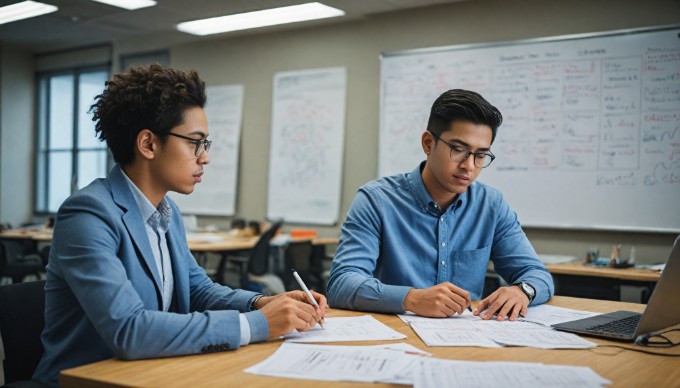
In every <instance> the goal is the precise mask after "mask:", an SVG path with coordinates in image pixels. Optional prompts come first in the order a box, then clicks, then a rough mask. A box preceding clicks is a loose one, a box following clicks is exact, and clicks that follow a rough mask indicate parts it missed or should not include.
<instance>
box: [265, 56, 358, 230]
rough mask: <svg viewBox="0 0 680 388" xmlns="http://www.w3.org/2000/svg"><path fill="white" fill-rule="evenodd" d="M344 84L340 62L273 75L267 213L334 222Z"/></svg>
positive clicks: (272, 216)
mask: <svg viewBox="0 0 680 388" xmlns="http://www.w3.org/2000/svg"><path fill="white" fill-rule="evenodd" d="M346 89H347V71H346V69H345V68H328V69H317V70H305V71H292V72H285V73H277V74H276V75H275V76H274V95H273V108H272V110H273V112H272V130H271V150H270V153H269V191H268V197H267V218H268V219H270V220H274V219H283V220H284V221H285V222H300V223H309V224H320V225H332V224H335V223H337V221H338V217H339V215H340V185H341V182H342V155H343V145H344V138H345V95H346Z"/></svg>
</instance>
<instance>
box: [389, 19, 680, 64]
mask: <svg viewBox="0 0 680 388" xmlns="http://www.w3.org/2000/svg"><path fill="white" fill-rule="evenodd" d="M678 28H680V24H667V25H664V26H657V27H640V28H629V29H623V30H613V31H604V32H587V33H583V34H569V35H557V36H547V37H542V38H530V39H520V40H508V41H497V42H488V43H466V44H457V45H451V46H439V47H425V48H418V49H409V50H397V51H388V52H384V53H380V59H382V58H387V57H397V56H407V55H413V54H433V53H440V52H444V51H457V50H467V49H477V48H491V47H505V46H516V45H522V44H527V43H546V42H555V41H565V40H579V39H589V38H605V37H608V36H620V35H632V34H640V33H645V32H661V31H668V30H675V29H678Z"/></svg>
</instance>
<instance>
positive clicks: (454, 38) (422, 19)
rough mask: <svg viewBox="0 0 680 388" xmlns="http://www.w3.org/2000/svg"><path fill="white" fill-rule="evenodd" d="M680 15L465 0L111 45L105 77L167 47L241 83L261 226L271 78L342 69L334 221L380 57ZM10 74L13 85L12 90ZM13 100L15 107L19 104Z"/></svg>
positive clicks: (25, 172) (12, 195)
mask: <svg viewBox="0 0 680 388" xmlns="http://www.w3.org/2000/svg"><path fill="white" fill-rule="evenodd" d="M368 1H370V0H368ZM677 15H680V1H679V0H648V1H640V0H618V1H611V0H571V1H564V0H474V1H467V2H461V3H453V4H450V5H445V6H436V7H428V8H421V9H415V10H410V11H399V12H393V13H387V14H381V15H375V16H371V17H368V18H365V19H361V20H357V21H351V22H341V21H338V22H336V23H334V24H330V25H327V26H320V27H312V28H298V29H293V30H287V31H283V32H264V33H260V32H257V31H255V32H254V33H253V34H249V35H245V34H243V33H241V34H238V35H236V36H232V35H229V34H227V35H226V36H218V37H214V38H202V39H198V38H192V37H190V36H182V37H181V38H179V39H181V41H180V40H173V41H170V40H169V39H170V38H168V35H166V34H154V35H153V36H147V37H145V38H135V39H132V40H128V41H119V42H114V44H113V55H114V65H113V70H114V71H115V70H117V69H118V64H117V61H116V58H118V57H119V55H121V54H130V53H137V52H143V51H152V50H158V49H166V48H169V49H170V56H171V62H172V64H173V65H174V66H178V67H182V68H196V69H198V70H199V72H200V73H201V75H202V76H203V78H205V80H206V81H207V82H208V83H209V84H233V83H240V84H244V85H245V106H244V116H243V134H242V143H241V158H240V167H239V177H238V197H237V216H239V217H244V218H248V219H261V218H263V217H264V216H265V214H266V203H267V198H266V194H267V173H268V163H269V140H270V137H269V131H270V127H271V122H270V120H271V99H272V77H273V75H274V74H275V73H277V72H280V71H287V70H299V69H309V68H319V67H330V66H346V67H347V69H348V90H347V92H348V94H347V120H346V136H345V155H344V162H343V163H344V164H343V178H342V207H341V217H340V218H341V220H342V219H344V217H345V213H346V212H347V210H348V208H349V206H350V203H351V201H352V199H353V197H354V194H355V192H356V190H357V188H358V187H359V186H361V185H362V184H364V183H366V182H368V181H369V180H372V179H374V178H375V177H376V174H377V150H378V126H379V124H378V113H379V83H380V69H379V56H380V53H381V52H386V51H395V50H408V49H414V48H421V47H433V46H445V45H455V44H468V43H486V42H498V41H507V40H517V39H528V38H537V37H547V36H558V35H565V34H578V33H588V32H599V31H609V30H618V29H627V28H638V27H650V26H661V25H669V24H677V23H678V22H680V19H679V18H678V16H677ZM171 36H173V37H174V36H176V34H171ZM173 39H176V38H173ZM14 55H15V52H14V51H6V50H4V49H3V50H2V66H3V67H2V71H3V75H2V81H3V84H2V101H3V102H2V127H1V128H0V129H1V131H2V132H1V134H2V155H1V156H2V175H1V176H0V178H2V182H1V184H0V189H1V190H2V196H1V197H0V205H1V208H0V218H2V219H3V220H4V219H7V217H9V216H10V215H11V219H15V218H16V219H19V218H28V217H30V212H31V209H32V206H31V204H30V200H29V199H28V197H30V196H26V193H31V192H32V191H31V187H32V178H31V176H32V171H33V170H32V168H33V167H32V166H33V157H32V152H31V150H32V144H33V143H32V138H27V137H26V134H28V132H16V131H17V126H18V123H23V122H31V121H32V120H33V106H34V105H33V99H32V98H29V100H28V101H27V100H26V99H25V98H24V97H23V96H25V94H29V95H32V93H33V76H32V74H33V70H32V69H33V68H34V66H33V65H32V64H31V63H30V57H27V56H26V55H24V53H21V52H19V54H18V57H14ZM24 66H26V67H24ZM13 74H16V75H17V77H18V78H16V82H14V78H15V77H14V75H13ZM19 80H23V81H21V82H20V81H19ZM19 82H20V83H21V85H19V84H18V83H19ZM8 101H10V102H8ZM20 101H23V102H20ZM19 103H21V104H23V107H22V108H19V107H17V105H16V104H19ZM15 108H16V110H15ZM13 112H16V113H13ZM21 125H23V124H21ZM423 125H425V123H423ZM9 141H18V142H19V143H17V144H20V147H22V148H21V149H22V150H23V151H22V152H23V154H21V153H19V154H17V153H15V152H14V151H15V149H14V148H12V149H9V148H8V144H10V143H9ZM17 152H18V151H17ZM10 163H11V164H10ZM10 165H11V166H12V168H11V169H10V168H9V166H10ZM17 198H18V201H19V202H18V204H17V203H16V202H15V199H17ZM10 204H11V207H10V206H9V205H10ZM631 206H635V204H631ZM520 218H521V214H520ZM228 222H229V219H227V218H204V219H201V220H200V223H201V224H207V223H216V224H218V225H220V226H223V227H224V226H226V225H227V224H228ZM289 227H290V226H289ZM319 229H320V231H321V233H322V234H323V235H328V236H334V235H338V234H339V230H340V226H339V225H338V226H336V227H322V228H319ZM527 234H528V235H529V238H530V239H531V241H532V243H533V244H534V246H535V247H536V249H537V251H538V252H539V253H550V254H568V255H575V256H579V257H582V256H584V254H585V251H586V249H588V248H591V247H595V248H599V249H600V250H601V252H603V253H606V252H608V251H609V248H610V247H611V244H615V243H623V244H634V245H635V246H636V250H637V257H638V261H640V262H654V261H660V260H663V259H665V258H666V257H667V254H668V252H669V250H670V245H671V243H672V241H673V238H674V236H673V235H668V234H654V233H621V232H586V231H574V230H549V229H528V230H527ZM627 249H628V248H627V247H626V248H624V254H625V253H626V252H627Z"/></svg>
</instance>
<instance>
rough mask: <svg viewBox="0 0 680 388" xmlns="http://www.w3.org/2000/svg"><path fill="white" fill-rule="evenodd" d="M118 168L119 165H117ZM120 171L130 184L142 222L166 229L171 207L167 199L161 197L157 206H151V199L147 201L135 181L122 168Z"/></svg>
mask: <svg viewBox="0 0 680 388" xmlns="http://www.w3.org/2000/svg"><path fill="white" fill-rule="evenodd" d="M117 167H118V168H120V166H117ZM120 170H121V172H122V173H123V176H124V177H125V180H126V181H127V183H128V186H130V191H131V192H132V196H133V197H134V199H135V202H136V203H137V207H138V208H139V212H140V213H141V214H142V219H143V220H144V222H146V223H148V224H149V225H151V226H152V227H153V228H154V229H156V228H158V227H160V228H161V229H163V230H168V225H169V224H170V216H171V215H172V208H171V207H170V204H169V203H168V201H167V199H166V198H165V197H163V199H162V200H161V202H160V203H159V204H158V207H153V205H152V204H151V201H149V199H148V198H146V196H144V194H143V193H142V191H141V190H139V188H138V187H137V185H135V183H134V182H133V181H132V180H131V179H130V177H128V176H127V174H125V171H123V169H122V168H121V169H120Z"/></svg>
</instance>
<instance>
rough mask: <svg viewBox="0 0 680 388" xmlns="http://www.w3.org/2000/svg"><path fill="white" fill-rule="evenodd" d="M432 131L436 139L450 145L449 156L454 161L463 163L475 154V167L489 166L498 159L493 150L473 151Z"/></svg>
mask: <svg viewBox="0 0 680 388" xmlns="http://www.w3.org/2000/svg"><path fill="white" fill-rule="evenodd" d="M430 133H431V134H432V136H433V137H434V138H435V139H437V140H440V141H441V142H442V143H444V144H446V145H447V146H449V148H450V149H451V153H450V154H449V157H450V158H451V161H452V162H455V163H462V162H464V161H466V160H468V158H469V157H470V155H474V156H475V158H474V162H475V167H477V168H486V167H489V165H490V164H491V162H493V160H494V159H496V157H495V156H494V154H492V153H491V151H484V152H472V150H470V149H469V148H467V147H463V146H460V145H456V144H451V143H449V142H447V141H444V140H443V139H442V138H441V137H439V136H437V135H435V134H434V133H432V132H430Z"/></svg>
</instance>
